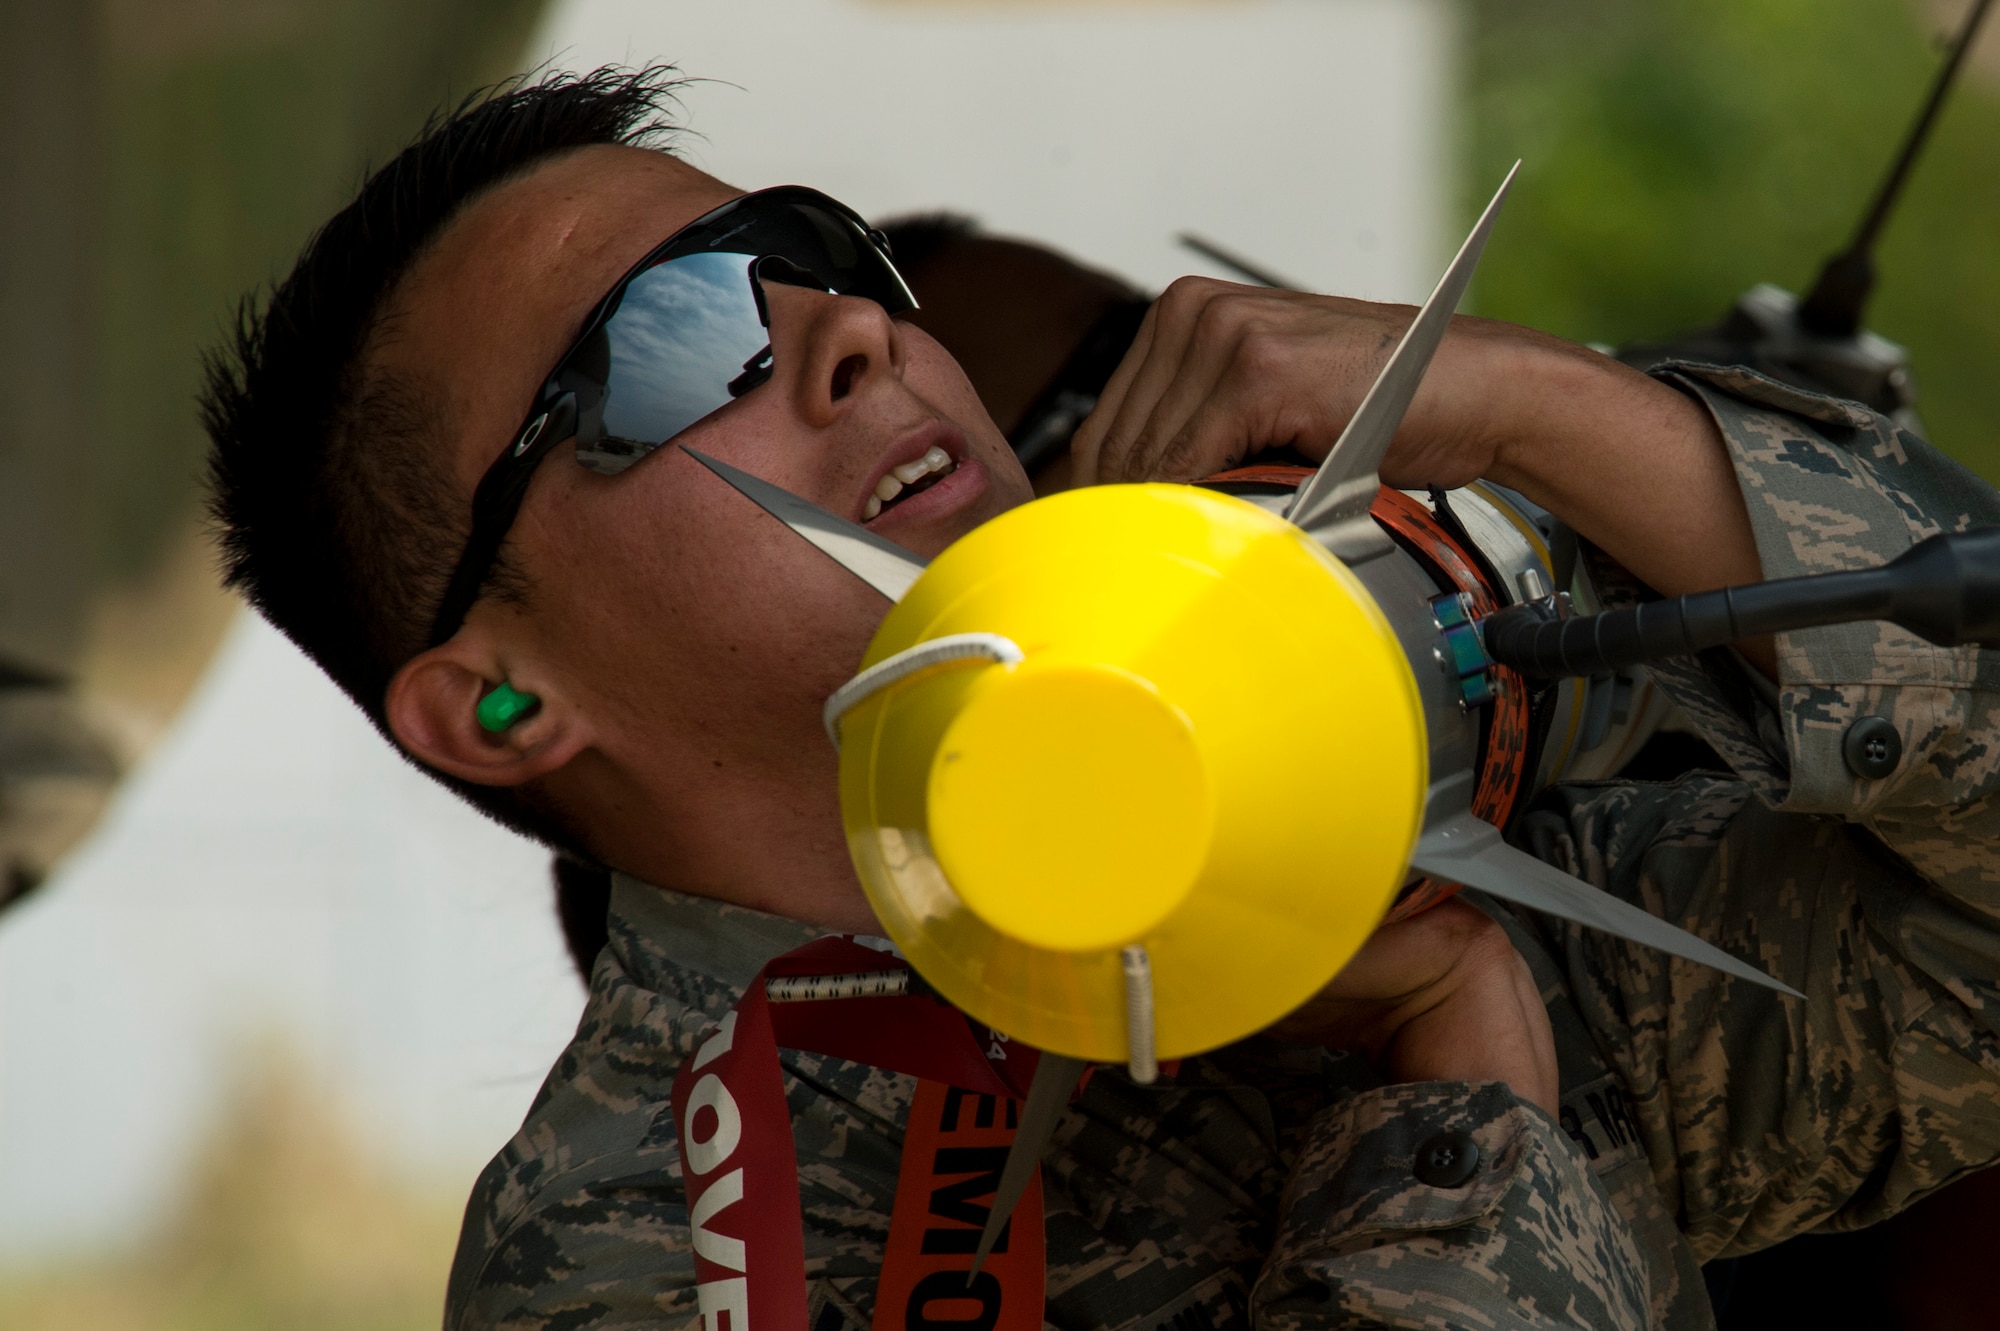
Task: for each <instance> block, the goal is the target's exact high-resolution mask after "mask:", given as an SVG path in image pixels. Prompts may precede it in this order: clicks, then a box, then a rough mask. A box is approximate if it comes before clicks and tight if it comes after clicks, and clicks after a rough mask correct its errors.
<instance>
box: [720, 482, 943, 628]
mask: <svg viewBox="0 0 2000 1331" xmlns="http://www.w3.org/2000/svg"><path fill="white" fill-rule="evenodd" d="M685 451H686V453H687V455H688V456H689V457H691V458H693V459H694V460H695V461H696V462H699V463H700V464H701V465H702V466H704V467H707V468H708V469H709V470H710V471H712V472H714V473H715V474H716V475H717V476H720V477H721V478H722V479H723V480H725V481H728V482H729V483H730V484H731V485H733V486H735V487H736V490H737V493H739V494H741V495H742V496H743V497H744V498H746V499H748V500H749V501H750V502H751V503H753V504H755V505H757V507H759V508H761V509H763V510H764V511H765V512H766V513H769V514H770V515H771V516H772V517H774V518H776V519H777V520H778V521H780V522H782V523H784V524H785V525H786V526H787V527H790V528H791V529H792V530H793V531H794V532H797V533H798V534H799V535H800V536H803V537H804V538H805V539H806V540H808V541H811V542H812V543H813V544H814V545H815V546H817V547H818V548H819V550H820V553H822V554H824V555H825V556H826V557H827V558H828V559H831V560H832V561H833V562H834V563H836V564H838V565H840V566H841V567H842V568H844V569H846V570H847V571H848V572H849V573H852V574H853V575H854V576H855V577H857V578H859V579H861V580H862V581H863V582H865V583H867V584H868V585H869V586H870V587H873V588H874V589H875V590H876V591H878V592H880V593H882V595H884V596H886V597H888V598H889V599H890V600H891V601H900V600H902V599H903V593H904V592H906V591H908V590H910V584H911V583H913V582H915V581H916V580H917V578H918V577H919V576H921V575H922V573H923V571H924V566H925V561H924V560H922V559H919V558H918V557H917V556H915V555H913V554H911V553H910V552H909V551H908V550H905V549H904V548H903V547H902V546H900V545H896V544H894V543H893V542H890V541H885V540H883V539H882V538H881V537H880V536H877V535H876V534H875V533H874V532H872V531H869V530H868V529H867V528H866V527H863V526H860V525H858V524H856V523H853V522H849V521H848V520H847V519H846V518H843V517H840V516H838V515H836V514H833V513H829V512H827V511H826V510H825V509H823V508H821V507H820V506H819V505H818V504H813V503H808V502H807V501H806V500H803V499H801V498H799V497H798V496H797V495H795V494H793V493H792V492H791V491H789V490H780V489H779V488H778V487H777V486H775V485H772V484H771V483H770V482H769V481H760V480H758V479H757V478H756V477H755V476H752V475H751V474H750V473H749V472H747V471H739V470H737V469H736V468H735V467H732V466H730V465H729V464H728V463H726V462H717V461H716V460H715V459H714V458H712V457H709V456H708V455H707V454H705V453H697V452H695V451H694V450H693V449H692V448H690V449H687V450H685Z"/></svg>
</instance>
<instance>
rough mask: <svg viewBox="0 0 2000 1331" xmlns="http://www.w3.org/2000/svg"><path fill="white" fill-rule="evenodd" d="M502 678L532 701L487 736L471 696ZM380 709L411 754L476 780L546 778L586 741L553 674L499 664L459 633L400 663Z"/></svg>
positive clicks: (511, 782)
mask: <svg viewBox="0 0 2000 1331" xmlns="http://www.w3.org/2000/svg"><path fill="white" fill-rule="evenodd" d="M503 682H504V683H506V684H508V685H510V686H511V687H512V688H514V689H515V690H516V691H518V692H520V693H524V694H531V695H533V696H534V697H535V699H536V700H537V702H538V703H539V705H538V706H536V707H535V709H534V710H533V711H532V712H529V713H528V714H526V715H524V716H523V717H521V719H520V720H518V721H515V722H514V723H513V724H512V725H510V726H508V727H507V728H506V729H505V730H503V731H501V732H499V733H498V734H494V733H491V732H489V731H488V730H487V729H486V728H485V727H484V726H482V725H480V723H479V700H480V699H481V698H484V697H485V696H486V695H487V694H489V693H491V692H492V691H493V690H494V689H495V688H498V687H499V686H500V685H501V684H502V683H503ZM383 710H384V711H385V712H386V714H387V716H388V720H389V729H390V730H391V731H392V732H393V733H394V734H395V736H396V740H397V742H398V743H400V744H401V745H402V746H403V748H404V749H406V750H408V752H409V754H410V756H411V757H413V758H416V759H417V760H418V761H419V762H422V763H424V764H426V765H428V766H430V767H435V768H436V769H437V770H439V771H440V772H444V773H446V774H448V775H451V776H455V777H458V778H460V779H461V780H465V781H471V782H473V783H475V784H477V785H482V786H518V785H521V784H523V783H524V782H528V781H533V780H534V779H535V778H537V777H540V776H546V775H548V774H549V773H550V772H553V771H555V770H556V769H557V768H559V767H562V766H563V765H564V764H566V763H568V762H569V760H570V759H572V758H574V757H576V755H577V754H579V753H581V752H582V751H583V750H584V749H586V748H588V747H590V744H591V739H592V736H591V734H590V727H589V725H588V724H587V723H586V722H585V721H584V720H583V718H582V717H581V715H579V714H578V712H577V711H576V709H574V708H573V707H571V706H569V704H568V703H567V701H566V700H565V699H564V697H563V696H562V692H561V689H560V688H559V686H558V685H557V682H556V681H555V680H554V679H553V678H551V677H549V676H546V675H544V674H543V673H542V672H541V671H540V670H539V669H538V668H537V667H536V666H535V665H534V663H532V662H528V661H519V660H517V661H511V662H508V663H506V664H505V665H504V666H503V664H502V662H501V661H500V660H499V659H498V658H497V657H496V655H495V654H494V653H493V651H492V650H491V647H490V645H486V644H481V643H480V642H478V641H476V640H469V639H468V635H463V634H461V635H460V636H459V637H456V638H453V639H452V640H451V641H450V642H447V643H444V644H442V645H440V646H437V647H433V648H431V649H430V650H429V651H427V652H425V653H423V654H422V655H421V656H417V657H415V658H413V659H412V660H410V661H409V662H407V663H405V664H404V666H403V668H402V669H401V670H398V671H397V672H396V675H395V678H393V679H391V680H390V681H389V690H388V695H387V696H386V697H385V698H384V699H383Z"/></svg>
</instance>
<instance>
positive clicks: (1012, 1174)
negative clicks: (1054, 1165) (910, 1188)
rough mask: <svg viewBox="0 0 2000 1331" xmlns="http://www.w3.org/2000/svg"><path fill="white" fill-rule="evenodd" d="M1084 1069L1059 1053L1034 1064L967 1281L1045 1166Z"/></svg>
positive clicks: (1079, 1061)
mask: <svg viewBox="0 0 2000 1331" xmlns="http://www.w3.org/2000/svg"><path fill="white" fill-rule="evenodd" d="M1083 1068H1084V1063H1083V1060H1082V1059H1080V1058H1063V1057H1061V1056H1060V1055H1058V1054H1043V1055H1042V1059H1041V1062H1039V1063H1037V1064H1036V1065H1035V1079H1034V1081H1032V1082H1031V1083H1029V1085H1028V1102H1027V1103H1026V1104H1025V1105H1023V1106H1021V1126H1020V1128H1019V1129H1018V1130H1017V1131H1016V1132H1015V1133H1014V1144H1013V1145H1012V1146H1010V1147H1008V1148H1007V1163H1006V1164H1005V1165H1003V1166H1001V1169H1000V1186H999V1187H998V1188H997V1189H996V1190H995V1191H994V1193H993V1209H992V1210H991V1211H989V1212H987V1213H986V1228H985V1230H984V1231H983V1232H981V1234H980V1235H979V1247H978V1248H977V1249H976V1250H975V1251H974V1252H973V1254H972V1271H971V1273H970V1274H969V1275H967V1276H966V1279H967V1280H968V1281H970V1280H971V1279H972V1277H973V1276H976V1275H978V1274H979V1268H980V1266H981V1265H983V1264H984V1263H985V1261H986V1254H988V1253H990V1252H992V1251H993V1245H994V1244H995V1243H997V1242H998V1241H999V1239H1000V1231H1001V1230H1003V1229H1005V1228H1006V1227H1007V1217H1008V1216H1009V1215H1011V1214H1013V1211H1014V1203H1016V1202H1018V1201H1020V1200H1021V1193H1022V1191H1023V1190H1024V1189H1025V1188H1026V1187H1027V1186H1028V1180H1029V1179H1031V1178H1033V1177H1034V1174H1035V1168H1036V1166H1038V1165H1040V1164H1041V1163H1042V1152H1043V1151H1045V1150H1047V1149H1048V1145H1049V1139H1050V1138H1051V1137H1053V1136H1054V1135H1055V1131H1056V1121H1057V1120H1058V1119H1060V1118H1061V1117H1062V1111H1063V1106H1065V1105H1067V1104H1068V1103H1069V1093H1070V1092H1071V1091H1073V1090H1075V1089H1076V1080H1077V1078H1078V1077H1081V1076H1082V1075H1083Z"/></svg>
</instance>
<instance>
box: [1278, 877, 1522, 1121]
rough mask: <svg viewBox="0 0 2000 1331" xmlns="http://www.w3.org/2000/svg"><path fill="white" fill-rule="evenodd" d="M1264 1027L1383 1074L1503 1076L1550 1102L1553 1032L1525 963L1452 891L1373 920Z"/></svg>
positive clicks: (1404, 1077)
mask: <svg viewBox="0 0 2000 1331" xmlns="http://www.w3.org/2000/svg"><path fill="white" fill-rule="evenodd" d="M1270 1033H1271V1034H1273V1035H1275V1036H1277V1037H1279V1038H1280V1039H1285V1040H1294V1041H1297V1042H1299V1043H1302V1044H1317V1045H1326V1046H1328V1047H1331V1048H1338V1049H1348V1050H1353V1051H1355V1052H1357V1053H1362V1054H1365V1055H1366V1056H1367V1057H1368V1058H1369V1059H1370V1060H1372V1061H1373V1062H1374V1063H1375V1064H1376V1065H1377V1066H1379V1067H1381V1068H1382V1069H1383V1070H1384V1071H1385V1072H1386V1073H1387V1074H1388V1076H1389V1077H1390V1079H1391V1080H1393V1081H1399V1082H1412V1081H1503V1082H1506V1083H1507V1085H1508V1086H1509V1087H1511V1088H1512V1090H1513V1092H1514V1094H1515V1095H1516V1096H1517V1097H1519V1098H1520V1099H1522V1100H1526V1101H1528V1102H1530V1103H1531V1104H1536V1105H1539V1106H1541V1107H1542V1108H1543V1109H1546V1110H1547V1111H1548V1112H1549V1113H1551V1114H1553V1113H1555V1112H1556V1094H1557V1088H1558V1085H1559V1082H1558V1078H1557V1071H1556V1044H1555V1034H1554V1032H1553V1031H1552V1030H1551V1029H1550V1026H1549V1014H1548V1010H1547V1009H1546V1008H1545V1007H1543V1006H1542V999H1541V995H1540V994H1538V993H1537V992H1536V991H1535V982H1534V978H1533V977H1532V976H1531V975H1530V974H1529V972H1528V963H1527V962H1526V961H1524V960H1522V959H1521V954H1520V953H1518V952H1516V951H1515V950H1514V944H1513V942H1512V941H1511V940H1510V939H1509V938H1508V937H1507V933H1506V931H1505V930H1503V929H1502V928H1501V927H1500V926H1499V925H1498V924H1495V923H1494V922H1493V921H1492V920H1491V919H1490V918H1488V917H1487V916H1486V915H1484V914H1482V913H1480V912H1479V911H1478V910H1475V909H1474V908H1473V907H1471V906H1468V905H1466V904H1465V903H1464V902H1462V901H1446V902H1442V903H1440V904H1439V905H1436V906H1433V907H1432V908H1431V909H1429V910H1427V911H1424V912H1422V913H1420V914H1418V915H1413V916H1411V917H1410V918H1409V919H1407V920H1402V921H1399V922H1398V923H1395V924H1389V925H1384V926H1383V927H1382V928H1380V929H1378V930H1376V931H1375V935H1374V937H1372V938H1370V939H1369V940H1368V942H1367V944H1366V945H1365V946H1364V947H1363V948H1362V949H1361V951H1360V952H1358V953H1356V954H1355V956H1354V959H1353V960H1352V961H1350V962H1348V963H1347V965H1346V967H1345V968H1344V969H1342V971H1341V972H1340V974H1339V975H1337V976H1335V977H1334V979H1333V982H1332V983H1331V984H1329V985H1327V987H1326V988H1324V989H1322V990H1320V992H1319V993H1318V994H1317V995H1315V996H1314V997H1313V998H1312V999H1311V1000H1309V1001H1308V1002H1307V1003H1306V1004H1305V1005H1304V1006H1303V1007H1301V1008H1299V1009H1298V1010H1297V1011H1296V1012H1293V1013H1292V1014H1291V1015H1290V1016H1288V1017H1286V1018H1285V1019H1284V1020H1283V1021H1281V1022H1279V1023H1278V1024H1277V1025H1275V1026H1273V1027H1272V1028H1271V1030H1270Z"/></svg>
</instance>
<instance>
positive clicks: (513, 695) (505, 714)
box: [475, 680, 542, 735]
mask: <svg viewBox="0 0 2000 1331" xmlns="http://www.w3.org/2000/svg"><path fill="white" fill-rule="evenodd" d="M541 705H542V700H541V699H540V698H537V697H536V696H535V695H534V694H532V693H522V692H520V691H519V690H517V689H515V687H514V686H513V685H512V684H509V683H507V682H506V681H504V680H503V681H501V684H500V687H498V688H496V689H494V690H493V692H491V693H489V694H487V695H486V696H485V697H484V698H481V699H480V700H479V710H478V711H477V712H476V713H475V715H477V716H478V717H479V726H480V729H482V730H486V731H490V732H491V733H493V734H495V735H499V734H504V733H505V732H506V730H507V729H508V727H510V726H512V725H513V724H514V723H515V722H516V721H519V720H520V719H521V718H522V717H524V716H527V715H528V714H530V713H531V712H533V711H534V710H535V709H536V708H537V707H540V706H541Z"/></svg>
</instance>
